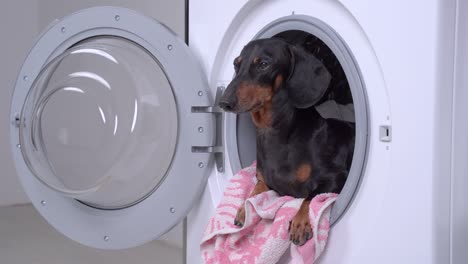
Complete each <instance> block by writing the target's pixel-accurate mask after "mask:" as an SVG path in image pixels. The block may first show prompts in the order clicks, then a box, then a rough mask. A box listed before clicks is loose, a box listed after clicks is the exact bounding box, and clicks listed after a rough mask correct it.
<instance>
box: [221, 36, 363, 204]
mask: <svg viewBox="0 0 468 264" xmlns="http://www.w3.org/2000/svg"><path fill="white" fill-rule="evenodd" d="M239 58H241V59H236V60H235V68H236V76H235V77H234V79H233V80H232V82H231V83H230V84H229V86H228V87H227V89H226V91H225V93H224V94H223V97H222V98H221V100H220V106H221V107H222V108H223V109H224V110H226V111H231V112H236V113H240V112H248V111H250V112H257V111H263V112H262V114H264V116H265V117H268V119H266V120H268V122H266V124H267V125H266V126H264V127H257V131H256V135H257V170H258V171H259V172H261V174H262V175H263V177H264V181H265V183H266V185H267V186H268V188H270V189H272V190H275V191H276V192H278V193H279V194H280V195H290V196H294V197H298V198H307V199H312V198H313V197H314V196H315V195H317V194H319V193H326V192H334V193H339V192H340V191H341V189H342V188H343V185H344V183H345V181H346V178H347V175H348V171H349V168H350V166H351V161H352V155H353V150H354V138H355V128H354V124H352V123H347V122H343V121H338V120H331V119H323V118H322V117H321V116H320V115H319V114H318V113H317V111H316V110H315V108H314V105H315V104H316V103H317V102H319V100H320V99H321V98H322V97H323V96H324V94H325V92H326V91H327V89H328V86H329V83H330V79H331V76H330V74H329V73H328V71H327V69H326V68H325V66H324V65H323V64H322V63H321V62H320V61H319V60H317V59H316V58H315V57H314V56H313V55H311V54H310V53H308V52H307V51H305V50H304V49H303V48H301V47H299V46H293V45H291V44H288V43H287V42H285V41H283V40H280V39H261V40H255V41H252V42H250V43H249V44H248V45H246V46H245V47H244V49H243V50H242V52H241V55H240V57H239ZM254 61H255V62H254ZM278 76H280V77H282V78H278ZM278 80H282V81H281V83H280V85H279V87H275V86H276V85H277V84H278V83H279V82H278ZM245 84H249V85H248V88H249V89H256V90H255V91H252V94H254V95H255V96H250V97H248V98H247V99H246V98H243V99H242V100H241V99H240V98H239V89H240V87H241V86H242V85H245ZM243 89H244V91H245V90H246V88H245V87H244V88H243ZM262 89H270V90H271V91H272V92H271V93H272V98H271V101H266V99H264V98H263V97H262V98H260V96H256V95H263V94H265V93H267V92H268V91H270V90H262ZM265 98H267V97H265ZM267 104H269V105H271V107H267V106H266V105H267ZM267 111H269V112H267ZM265 112H267V113H266V114H265ZM268 113H270V114H271V115H268ZM304 164H306V165H308V166H310V175H309V177H307V179H306V180H305V181H302V182H301V181H299V180H298V176H297V174H298V173H297V172H298V169H299V167H300V166H301V165H304Z"/></svg>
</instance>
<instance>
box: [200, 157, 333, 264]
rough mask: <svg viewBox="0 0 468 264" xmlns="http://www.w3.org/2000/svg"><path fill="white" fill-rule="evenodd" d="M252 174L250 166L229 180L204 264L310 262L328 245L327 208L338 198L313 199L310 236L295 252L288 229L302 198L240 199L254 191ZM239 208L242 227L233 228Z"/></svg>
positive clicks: (208, 234)
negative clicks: (242, 218) (242, 210)
mask: <svg viewBox="0 0 468 264" xmlns="http://www.w3.org/2000/svg"><path fill="white" fill-rule="evenodd" d="M255 173H256V164H255V163H254V164H253V165H252V166H250V167H247V168H245V169H243V170H241V171H240V172H238V173H237V174H236V175H234V176H233V178H232V179H231V180H230V182H229V184H228V186H227V188H226V190H225V192H224V197H223V199H222V200H221V203H220V204H219V205H218V207H217V209H216V213H215V215H214V216H213V217H212V218H211V219H210V221H209V223H208V226H207V228H206V230H205V234H204V236H203V239H202V243H201V253H202V258H203V260H204V262H205V263H207V264H215V263H216V264H218V263H239V264H240V263H242V264H254V263H255V264H260V263H265V264H270V263H277V262H278V261H279V260H280V259H281V260H282V261H283V260H284V259H288V261H287V262H288V263H294V264H299V263H314V261H315V260H316V259H317V258H318V257H319V256H320V254H321V253H322V252H323V250H324V248H325V245H326V243H327V239H328V231H329V230H330V222H329V218H330V205H331V204H332V203H333V202H334V201H335V200H336V197H337V195H336V194H331V193H327V194H320V195H318V196H316V197H314V198H313V199H312V201H311V203H310V213H309V216H310V223H311V225H312V230H313V237H312V238H311V239H310V240H309V241H307V243H306V244H305V245H303V246H301V247H298V246H296V245H294V244H292V243H291V242H290V241H289V233H288V226H289V221H290V220H291V219H292V218H293V217H294V216H295V214H296V212H297V211H298V210H299V207H300V205H301V203H302V200H303V199H295V198H293V197H290V196H279V195H278V194H277V193H276V192H274V191H268V192H264V193H261V194H259V195H256V196H254V197H251V198H249V199H247V200H245V199H246V198H247V197H248V196H249V194H250V193H251V192H252V190H253V188H254V186H255V183H256V178H255ZM244 204H245V209H246V210H245V211H246V216H245V223H244V226H243V227H242V228H239V227H237V226H235V225H234V218H235V216H236V213H237V209H238V208H239V207H240V206H241V205H244ZM288 249H289V250H288ZM283 255H284V256H283Z"/></svg>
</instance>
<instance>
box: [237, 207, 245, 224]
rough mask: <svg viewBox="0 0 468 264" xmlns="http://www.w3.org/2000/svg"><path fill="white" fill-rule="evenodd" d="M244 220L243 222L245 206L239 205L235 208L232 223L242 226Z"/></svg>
mask: <svg viewBox="0 0 468 264" xmlns="http://www.w3.org/2000/svg"><path fill="white" fill-rule="evenodd" d="M244 222H245V207H244V206H241V207H240V208H239V209H238V210H237V215H236V218H235V219H234V225H236V226H238V227H242V226H244Z"/></svg>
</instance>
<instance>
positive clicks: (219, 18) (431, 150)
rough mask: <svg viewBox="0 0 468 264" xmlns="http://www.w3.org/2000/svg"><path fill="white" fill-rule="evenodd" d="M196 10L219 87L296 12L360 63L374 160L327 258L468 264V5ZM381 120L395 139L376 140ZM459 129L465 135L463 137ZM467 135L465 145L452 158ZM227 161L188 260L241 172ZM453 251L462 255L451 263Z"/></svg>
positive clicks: (428, 0)
mask: <svg viewBox="0 0 468 264" xmlns="http://www.w3.org/2000/svg"><path fill="white" fill-rule="evenodd" d="M189 4H190V6H189V10H190V14H189V30H190V31H189V40H190V42H189V45H190V48H191V49H192V51H194V53H195V55H196V56H197V57H198V59H199V60H200V61H201V63H202V65H203V70H204V71H205V73H206V74H207V76H208V78H209V80H210V85H211V87H212V89H213V91H214V89H215V87H216V86H217V85H223V84H224V85H225V84H227V83H228V82H229V81H230V79H231V77H232V76H233V69H232V60H233V59H234V58H235V56H236V55H237V54H238V53H239V52H240V50H241V49H242V47H243V46H244V45H245V44H246V43H247V42H248V41H250V40H251V39H252V38H253V37H254V36H255V35H256V34H257V33H258V32H259V31H260V30H261V29H262V28H263V27H264V26H266V25H267V24H269V23H270V22H272V21H274V20H276V19H278V18H281V17H283V16H289V15H291V14H293V13H294V14H302V15H308V16H313V17H317V18H319V19H321V20H323V21H324V22H325V23H327V24H329V25H330V26H332V28H334V29H335V30H336V31H337V32H338V34H339V35H341V37H342V38H343V39H344V40H345V42H346V43H347V45H348V46H349V47H350V49H351V51H352V52H353V54H354V56H355V59H356V61H357V63H358V64H359V67H360V70H361V72H362V75H363V79H364V81H365V84H366V87H367V95H368V106H369V109H368V110H369V127H370V138H369V152H368V160H367V164H366V166H365V171H364V175H363V179H362V182H361V185H360V188H359V191H358V193H357V195H356V197H355V199H354V202H353V203H352V205H351V206H350V208H349V210H348V211H347V213H346V214H345V215H344V216H343V218H342V219H341V220H340V221H339V222H338V223H337V224H336V225H335V226H334V227H333V229H332V231H331V236H330V237H329V243H328V245H327V250H326V251H325V253H324V254H323V256H322V257H321V258H320V260H319V262H318V263H321V264H339V263H344V264H347V263H361V264H373V263H382V264H386V263H402V264H404V263H408V264H410V263H411V264H412V263H425V264H435V263H441V264H442V263H443V264H445V263H452V264H455V263H462V261H465V260H466V257H465V258H463V254H465V255H466V250H463V246H464V245H466V243H462V241H463V240H466V236H460V235H458V236H457V235H452V229H453V228H457V229H459V230H462V229H463V221H462V220H463V219H466V218H467V217H466V215H467V213H466V212H467V211H468V210H467V209H466V208H465V207H464V203H463V201H464V200H466V194H465V193H464V192H463V187H462V186H466V183H465V182H466V180H464V175H463V173H462V171H466V170H464V168H465V167H466V165H463V164H464V163H463V161H462V159H466V156H467V155H468V152H467V149H468V148H467V144H466V139H464V138H466V133H464V134H463V135H464V136H462V134H460V133H463V132H466V131H468V129H467V127H466V119H465V120H463V117H466V114H467V113H468V109H467V105H468V104H466V100H465V101H464V102H465V103H462V102H461V101H457V104H456V105H455V106H456V107H457V108H456V109H457V112H455V113H454V112H453V107H454V105H453V100H454V94H453V87H454V82H453V75H454V56H455V50H454V47H455V38H456V34H457V31H456V26H455V25H456V16H455V14H456V13H457V11H458V14H463V13H464V12H463V10H465V13H466V11H468V5H466V4H462V3H461V1H460V3H458V2H457V1H456V0H453V1H447V0H416V1H406V0H391V1H363V0H359V1H357V0H342V1H327V0H315V1H299V0H282V1H248V2H247V1H222V2H221V1H212V0H193V1H190V2H189ZM207 7H209V8H207ZM457 8H458V10H457ZM464 21H465V24H464V25H465V26H463V28H464V29H463V30H464V31H463V30H461V29H459V32H461V31H463V32H464V33H463V34H462V35H460V38H462V37H463V38H464V39H459V40H458V43H459V44H460V43H461V44H463V43H464V44H465V46H466V41H468V37H467V36H468V31H467V27H466V24H467V23H466V19H465V20H464ZM459 24H463V23H459ZM461 44H460V45H461ZM458 52H459V54H461V55H460V56H462V55H463V56H464V57H463V58H465V59H461V58H460V60H458V61H457V63H458V64H457V66H458V67H459V68H460V67H461V68H463V67H464V69H465V73H466V68H467V66H466V65H467V63H468V59H466V54H467V51H466V49H465V50H464V53H463V54H462V52H461V51H458ZM459 75H463V74H462V73H461V70H460V71H459ZM464 75H465V76H466V74H464ZM465 79H466V77H463V76H460V78H458V86H457V87H459V88H458V89H456V93H457V95H460V96H462V95H463V96H464V97H463V98H467V96H466V92H464V91H463V89H461V88H460V87H461V86H462V85H463V84H465V85H466V84H467V82H466V80H465ZM462 122H464V125H463V124H462ZM382 125H386V126H391V129H392V140H391V142H381V141H380V140H379V137H378V131H379V130H378V129H379V126H382ZM453 126H454V127H456V128H458V130H457V131H458V132H455V134H454V137H452V133H453V131H452V127H453ZM358 133H359V131H358ZM460 139H463V142H462V143H463V145H459V146H458V147H457V148H455V150H454V151H452V149H454V148H453V146H456V145H457V141H456V140H460ZM229 151H235V150H229ZM228 154H229V153H228ZM457 155H458V156H457ZM453 157H456V158H455V159H453ZM228 161H229V159H228V158H226V162H227V164H226V173H224V174H223V173H218V172H216V171H213V173H212V175H211V176H210V178H209V180H208V185H207V187H206V189H205V192H204V194H203V197H202V199H201V201H200V203H199V204H198V205H196V206H195V207H194V208H193V209H192V211H191V213H190V214H189V217H188V234H187V263H188V264H198V263H200V262H201V256H200V252H199V244H200V240H201V238H202V234H203V231H204V229H205V227H206V224H207V221H208V219H209V217H211V216H212V214H213V212H214V209H215V207H216V205H217V203H218V202H219V200H220V198H221V195H222V191H223V187H224V186H225V184H226V181H227V180H228V179H229V177H230V176H231V175H232V173H231V170H230V164H229V162H228ZM452 161H455V163H454V166H455V167H454V169H453V170H452V165H453V164H452ZM465 169H466V168H465ZM452 171H453V172H454V174H453V177H452ZM452 178H454V180H452ZM452 181H453V182H452ZM455 182H456V183H459V184H463V185H459V184H457V185H453V183H455ZM452 188H453V189H455V191H456V192H454V193H453V195H452V192H451V189H452ZM451 205H452V206H451ZM460 208H461V209H460ZM462 209H464V210H462ZM465 223H466V221H465ZM465 229H466V228H465ZM454 239H455V240H456V241H455V242H453V241H454ZM451 245H453V246H451ZM464 251H465V252H464ZM452 256H457V257H456V258H453V260H452Z"/></svg>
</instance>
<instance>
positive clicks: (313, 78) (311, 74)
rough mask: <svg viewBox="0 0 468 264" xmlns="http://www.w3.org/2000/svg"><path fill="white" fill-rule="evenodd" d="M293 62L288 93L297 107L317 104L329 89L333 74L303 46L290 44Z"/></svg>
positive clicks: (288, 82) (291, 63)
mask: <svg viewBox="0 0 468 264" xmlns="http://www.w3.org/2000/svg"><path fill="white" fill-rule="evenodd" d="M289 49H290V52H291V62H290V69H291V72H290V74H289V78H288V80H287V81H286V84H287V89H288V95H289V99H290V100H291V102H292V103H293V104H294V106H295V107H297V108H308V107H311V106H313V105H314V104H316V103H317V102H318V101H319V100H320V99H321V98H322V96H323V95H324V94H325V92H326V91H327V89H328V85H329V84H330V80H331V75H330V73H329V72H328V70H327V69H326V68H325V65H323V63H322V62H320V61H319V60H318V59H317V58H315V57H314V56H313V55H312V54H310V53H308V52H307V51H305V50H304V49H303V48H300V47H296V46H289Z"/></svg>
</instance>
